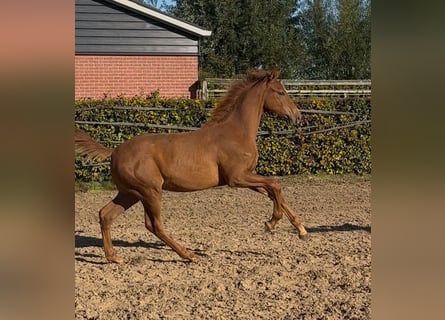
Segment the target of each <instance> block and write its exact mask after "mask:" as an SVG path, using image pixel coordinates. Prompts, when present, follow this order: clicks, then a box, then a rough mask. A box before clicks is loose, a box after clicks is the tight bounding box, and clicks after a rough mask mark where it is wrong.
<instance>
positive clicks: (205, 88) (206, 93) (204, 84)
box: [201, 80, 209, 101]
mask: <svg viewBox="0 0 445 320" xmlns="http://www.w3.org/2000/svg"><path fill="white" fill-rule="evenodd" d="M201 94H202V99H203V100H204V101H207V100H208V99H209V89H208V86H207V81H206V80H203V81H202V91H201Z"/></svg>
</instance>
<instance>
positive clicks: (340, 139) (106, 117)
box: [75, 93, 371, 182]
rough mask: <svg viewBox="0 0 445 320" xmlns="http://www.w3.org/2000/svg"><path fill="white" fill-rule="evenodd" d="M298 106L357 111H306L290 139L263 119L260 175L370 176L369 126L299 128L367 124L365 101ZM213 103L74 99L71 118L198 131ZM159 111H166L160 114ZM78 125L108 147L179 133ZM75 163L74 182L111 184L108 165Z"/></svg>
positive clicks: (277, 122) (280, 123)
mask: <svg viewBox="0 0 445 320" xmlns="http://www.w3.org/2000/svg"><path fill="white" fill-rule="evenodd" d="M297 103H298V104H299V106H300V108H302V109H310V110H333V111H348V112H355V113H358V115H325V114H311V113H305V114H304V118H303V119H304V122H303V124H302V125H301V126H300V127H299V128H297V130H296V134H294V135H292V136H285V135H276V134H274V132H277V131H282V130H295V128H293V127H292V125H291V124H290V123H289V122H288V121H286V120H282V119H280V118H278V117H276V116H274V115H269V114H266V115H264V116H263V119H262V121H261V124H260V130H261V131H267V132H269V133H270V135H265V136H259V137H258V138H257V143H258V150H259V153H260V157H259V161H258V166H257V172H258V173H260V174H263V175H288V174H301V173H312V174H316V173H320V172H325V173H329V174H342V173H357V174H363V173H370V172H371V158H370V157H371V156H370V154H371V152H370V151H371V142H370V139H371V135H370V131H371V125H370V123H366V124H360V125H357V126H354V127H350V128H343V129H337V130H332V131H328V132H324V133H317V134H309V135H307V134H305V133H306V132H307V131H306V130H305V129H302V127H311V130H318V129H323V128H329V127H334V126H339V125H342V124H348V123H350V122H351V121H357V120H368V119H370V117H371V103H370V100H369V99H352V98H351V99H332V98H324V99H302V100H297ZM216 105H217V101H215V100H213V101H207V102H202V101H200V100H193V99H185V98H179V99H163V98H159V96H158V95H157V94H156V93H154V94H152V95H151V96H149V97H133V98H122V97H121V98H114V99H108V98H104V99H101V100H78V101H76V103H75V108H76V109H75V114H76V119H75V120H77V121H96V122H132V123H134V122H137V123H149V124H161V125H172V126H178V127H200V126H201V125H202V124H203V123H204V122H205V121H206V120H207V118H208V117H209V112H208V108H212V107H215V106H216ZM107 106H125V107H150V108H159V110H160V111H146V110H137V108H135V109H133V108H130V110H113V109H110V108H107ZM162 109H168V110H163V111H162ZM76 127H78V128H81V129H83V130H84V131H86V132H87V133H88V134H90V135H91V137H93V138H94V139H95V140H96V141H99V142H101V143H103V144H104V145H107V146H110V147H114V146H116V145H117V144H118V143H120V142H121V141H125V140H127V139H129V138H131V137H132V136H134V135H138V134H141V133H146V132H168V131H175V132H177V131H178V130H167V129H159V128H146V127H135V126H117V125H116V126H113V125H91V124H76ZM75 164H76V169H75V176H76V180H77V181H82V182H90V181H99V182H101V181H108V180H110V172H109V166H108V165H104V164H102V163H93V162H91V161H89V160H87V159H85V158H82V157H76V162H75Z"/></svg>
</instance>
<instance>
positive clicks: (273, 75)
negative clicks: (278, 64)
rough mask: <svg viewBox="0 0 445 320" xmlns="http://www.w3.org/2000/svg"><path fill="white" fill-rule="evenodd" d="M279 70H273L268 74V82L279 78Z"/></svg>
mask: <svg viewBox="0 0 445 320" xmlns="http://www.w3.org/2000/svg"><path fill="white" fill-rule="evenodd" d="M280 73H281V70H280V69H278V68H277V69H273V70H272V71H271V72H270V74H269V81H270V80H274V79H278V77H279V76H280Z"/></svg>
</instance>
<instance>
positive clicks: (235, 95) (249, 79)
mask: <svg viewBox="0 0 445 320" xmlns="http://www.w3.org/2000/svg"><path fill="white" fill-rule="evenodd" d="M268 75H269V74H268V73H267V71H265V70H257V69H253V70H250V71H249V72H248V73H247V75H246V77H245V78H244V79H241V80H237V81H235V82H234V83H233V84H232V85H231V87H230V88H229V89H228V90H227V92H226V94H225V95H224V96H223V97H222V98H221V100H220V101H219V103H218V106H217V107H216V108H215V109H214V110H213V111H212V114H211V116H210V119H209V120H208V121H207V122H206V123H205V124H204V126H211V125H214V124H217V123H221V122H222V121H224V120H225V119H227V117H228V116H229V115H230V114H231V113H232V112H233V110H235V107H236V106H237V102H238V99H239V98H240V97H242V95H243V94H244V93H245V92H246V89H247V88H251V87H252V86H253V85H255V84H256V83H258V81H261V80H263V79H264V78H265V77H266V76H268Z"/></svg>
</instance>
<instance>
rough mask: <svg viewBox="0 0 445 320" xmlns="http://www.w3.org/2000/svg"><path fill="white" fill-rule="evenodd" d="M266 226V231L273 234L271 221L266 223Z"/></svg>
mask: <svg viewBox="0 0 445 320" xmlns="http://www.w3.org/2000/svg"><path fill="white" fill-rule="evenodd" d="M264 226H265V229H266V231H269V232H272V229H273V227H272V225H271V224H270V222H269V221H266V222H264Z"/></svg>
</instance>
